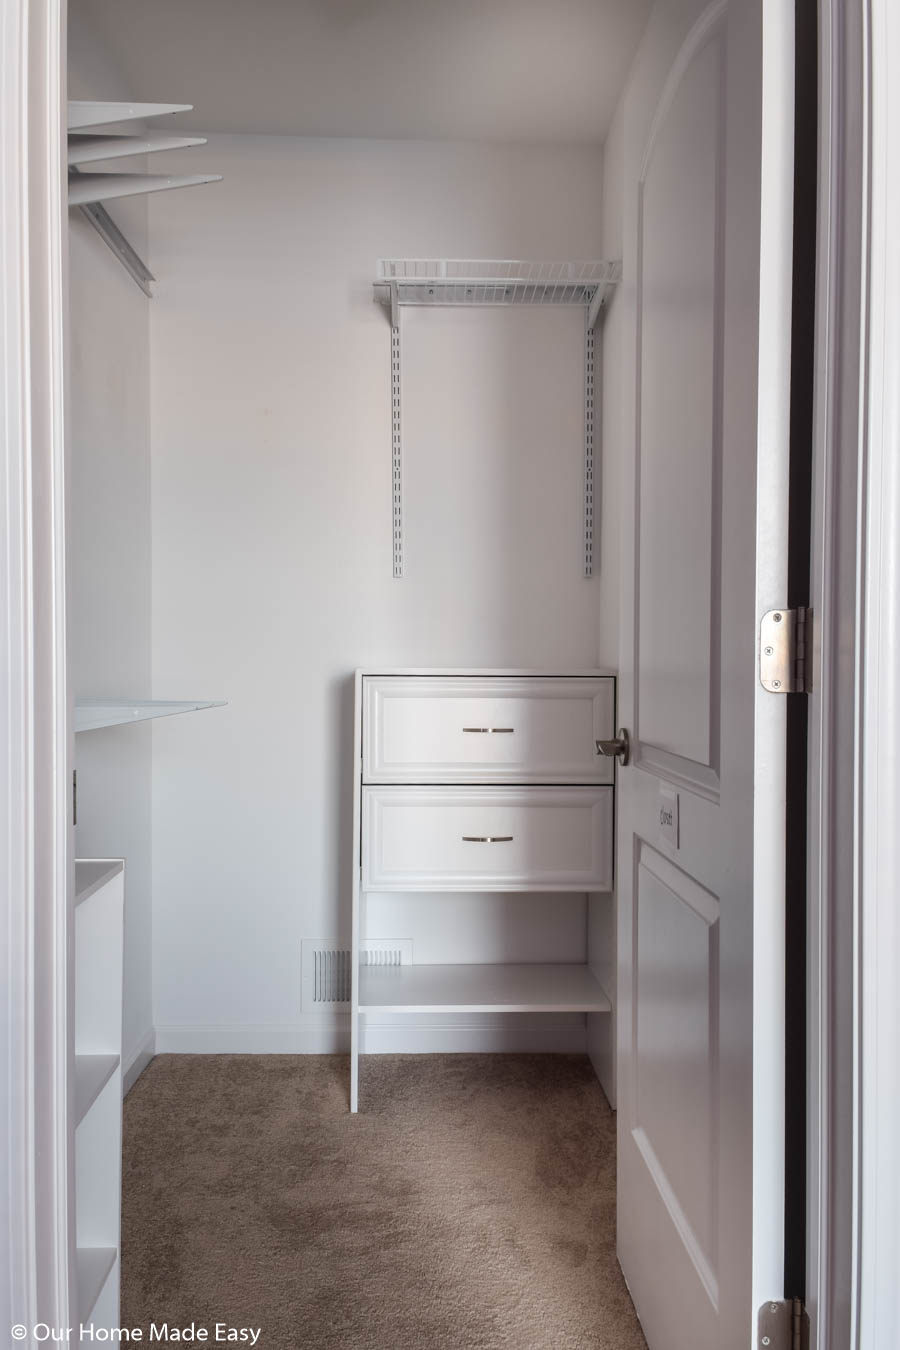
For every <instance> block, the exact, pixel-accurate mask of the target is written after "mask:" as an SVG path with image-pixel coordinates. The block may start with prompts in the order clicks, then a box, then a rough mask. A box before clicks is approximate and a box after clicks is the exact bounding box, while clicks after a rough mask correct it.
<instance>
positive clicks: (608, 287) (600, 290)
mask: <svg viewBox="0 0 900 1350" xmlns="http://www.w3.org/2000/svg"><path fill="white" fill-rule="evenodd" d="M615 285H616V283H615V282H603V281H601V282H600V284H599V286H598V287H597V289H596V290H595V291H594V295H593V298H592V300H591V303H590V305H589V306H588V328H591V329H593V328H596V327H597V320H598V319H599V318H600V314H601V311H602V310H603V309H605V307H606V302H607V300H608V299H609V297H610V296H611V295H612V293H613V290H614V289H615Z"/></svg>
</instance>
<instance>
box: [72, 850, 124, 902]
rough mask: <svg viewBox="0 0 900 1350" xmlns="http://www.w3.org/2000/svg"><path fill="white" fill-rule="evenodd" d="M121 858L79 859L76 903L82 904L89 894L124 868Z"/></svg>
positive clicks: (76, 869)
mask: <svg viewBox="0 0 900 1350" xmlns="http://www.w3.org/2000/svg"><path fill="white" fill-rule="evenodd" d="M124 866H125V864H124V863H123V862H122V860H121V858H112V859H110V858H98V859H96V860H94V859H90V858H89V859H77V860H76V862H75V904H76V905H80V904H81V903H82V901H84V900H87V898H88V896H91V895H93V894H94V892H95V891H99V889H100V887H101V886H105V885H106V883H107V882H108V881H111V880H112V878H113V877H114V876H115V875H116V873H117V872H121V871H122V870H123V869H124Z"/></svg>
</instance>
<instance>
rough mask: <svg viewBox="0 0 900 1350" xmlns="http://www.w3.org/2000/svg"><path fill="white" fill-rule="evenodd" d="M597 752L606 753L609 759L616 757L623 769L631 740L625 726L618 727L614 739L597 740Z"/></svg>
mask: <svg viewBox="0 0 900 1350" xmlns="http://www.w3.org/2000/svg"><path fill="white" fill-rule="evenodd" d="M597 754H598V755H607V756H608V757H609V758H610V759H617V760H618V761H619V763H620V764H621V765H622V768H623V769H624V767H625V765H626V764H627V763H628V757H629V755H630V754H631V740H630V738H629V735H628V732H627V731H626V730H625V728H624V727H619V730H618V733H617V734H616V739H615V740H614V741H598V742H597Z"/></svg>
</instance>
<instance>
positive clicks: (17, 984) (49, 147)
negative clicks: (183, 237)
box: [0, 0, 73, 1346]
mask: <svg viewBox="0 0 900 1350" xmlns="http://www.w3.org/2000/svg"><path fill="white" fill-rule="evenodd" d="M65 20H66V7H65V0H5V3H4V4H2V5H0V192H2V199H0V362H2V365H0V512H2V514H0V540H2V546H0V606H2V610H3V621H2V623H0V644H2V653H0V662H2V666H0V688H3V690H4V694H3V697H2V700H0V703H2V709H0V816H2V830H3V835H2V846H0V857H2V864H0V865H2V869H3V881H4V891H5V896H6V906H5V908H6V914H5V915H4V923H3V924H2V926H0V933H2V936H0V980H2V982H3V988H4V998H3V1000H2V1011H0V1019H2V1026H3V1030H2V1037H0V1093H2V1098H3V1101H2V1107H0V1109H2V1111H3V1116H2V1125H0V1137H3V1138H4V1139H6V1140H8V1143H7V1146H6V1148H5V1150H4V1152H5V1154H6V1156H5V1157H4V1159H3V1166H2V1168H0V1210H2V1212H3V1215H4V1224H3V1228H2V1230H0V1232H2V1236H0V1337H2V1338H3V1340H4V1342H5V1341H6V1338H7V1337H8V1335H9V1328H10V1327H11V1326H12V1325H13V1324H14V1323H17V1322H18V1323H21V1324H23V1325H25V1326H26V1327H29V1328H32V1327H33V1326H34V1323H35V1322H36V1321H37V1320H38V1318H40V1319H42V1320H43V1321H46V1322H48V1323H49V1324H51V1325H53V1324H59V1325H62V1326H65V1325H67V1319H68V1314H69V1271H70V1268H71V1263H72V1256H73V1235H72V1218H71V1216H72V1205H71V1187H72V1167H71V1159H70V1150H71V1144H70V1141H69V1139H68V1132H67V1121H68V1111H67V1101H68V1094H69V1092H70V1091H71V1085H70V1084H69V1083H68V1081H67V1079H68V1069H67V1061H68V1049H69V1047H68V1038H69V1030H68V1028H69V1025H70V1022H71V1019H70V1018H69V1016H68V1008H69V980H68V969H67V963H68V950H69V941H68V936H69V918H68V908H67V893H68V889H69V879H70V875H71V868H72V863H71V857H72V839H71V829H70V826H69V819H70V811H69V783H70V776H69V766H70V763H71V742H70V735H69V729H68V728H69V717H68V691H67V680H66V635H65V617H66V614H65V593H66V581H65V513H66V474H65V460H64V449H65V441H64V425H63V418H64V407H65V403H64V360H65V348H64V332H65V266H64V256H65V248H66V244H65V219H64V216H63V211H64V209H65V130H64V129H65V120H64V113H65V62H64V60H63V59H62V58H63V56H64V53H65ZM20 1343H21V1344H23V1345H28V1346H30V1345H32V1344H35V1343H36V1342H33V1341H32V1338H31V1335H30V1334H29V1336H28V1337H27V1339H25V1340H23V1341H21V1342H20Z"/></svg>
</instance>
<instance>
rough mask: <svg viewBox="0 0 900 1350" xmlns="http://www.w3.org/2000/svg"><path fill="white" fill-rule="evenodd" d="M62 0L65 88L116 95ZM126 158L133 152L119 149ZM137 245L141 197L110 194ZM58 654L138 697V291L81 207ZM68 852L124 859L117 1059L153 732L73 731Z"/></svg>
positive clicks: (142, 616) (130, 1029) (143, 887)
mask: <svg viewBox="0 0 900 1350" xmlns="http://www.w3.org/2000/svg"><path fill="white" fill-rule="evenodd" d="M127 95H128V91H127V89H126V88H124V87H123V85H122V83H121V80H120V77H119V75H118V72H117V71H116V69H115V66H114V65H113V63H112V62H111V61H110V59H109V58H108V56H107V55H106V53H105V52H104V50H103V47H102V44H101V42H100V41H99V39H98V37H97V35H96V34H95V33H94V32H93V31H92V30H91V28H90V26H89V25H88V24H87V22H86V21H85V18H84V14H83V9H82V6H81V5H80V4H79V3H77V0H73V2H72V3H70V6H69V96H70V97H71V98H76V99H77V98H101V99H103V98H108V99H117V98H124V97H127ZM119 163H120V164H121V165H122V166H123V167H124V168H127V169H131V170H133V169H135V168H140V167H141V162H140V161H134V160H122V161H119ZM110 214H111V215H114V216H115V217H116V219H117V221H118V223H119V224H120V226H121V228H122V229H123V230H125V231H126V233H127V235H128V237H129V239H130V240H131V242H132V243H133V245H134V246H135V248H137V249H138V251H139V252H144V251H145V250H146V247H147V207H146V202H145V201H141V200H139V199H136V200H134V201H130V202H127V203H120V204H115V203H114V204H113V207H112V209H111V211H110ZM69 258H70V262H69V280H70V306H69V323H70V345H69V350H70V372H69V373H70V378H69V419H70V420H69V472H70V476H71V520H70V526H69V549H70V553H69V567H70V572H69V576H70V598H69V616H68V622H69V652H70V662H71V672H72V683H73V686H74V690H75V694H76V696H79V695H81V696H91V695H98V696H99V695H112V696H116V695H120V696H124V697H126V698H132V697H133V698H139V697H144V698H147V697H149V694H150V685H151V658H150V405H149V379H150V374H149V360H150V346H149V340H150V330H149V302H148V301H147V299H146V297H145V296H144V295H143V294H142V293H141V292H140V291H139V290H138V288H137V287H136V286H135V284H134V282H133V281H132V280H131V278H130V277H129V276H128V275H127V274H126V272H125V271H124V270H123V269H122V267H121V265H120V264H119V262H118V261H117V260H116V258H115V257H114V256H113V254H112V253H111V252H110V251H109V249H108V248H107V247H106V245H105V244H104V243H103V242H102V240H101V239H100V237H99V235H97V234H96V232H95V231H94V230H93V229H92V227H91V226H90V225H89V224H88V222H87V221H86V220H85V219H84V217H83V216H82V214H81V213H80V212H79V211H77V210H76V211H71V212H70V213H69ZM75 763H76V769H77V773H78V826H77V829H76V832H75V835H76V839H75V848H76V853H77V855H78V856H79V857H106V856H113V857H121V856H124V857H125V859H126V913H125V1011H124V1056H123V1060H124V1064H125V1066H126V1068H127V1066H128V1064H129V1063H130V1061H131V1059H132V1058H133V1057H134V1056H135V1055H136V1053H137V1052H138V1050H139V1049H140V1047H141V1046H142V1045H143V1044H144V1043H145V1042H146V1040H147V1038H148V1036H150V1034H151V1031H152V1022H153V1018H152V987H151V971H150V964H151V884H150V881H151V877H150V867H151V857H150V832H151V786H150V780H151V742H150V731H149V728H147V727H138V726H135V727H116V728H112V729H110V730H106V731H91V732H84V733H81V734H80V735H78V736H76V738H75Z"/></svg>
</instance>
